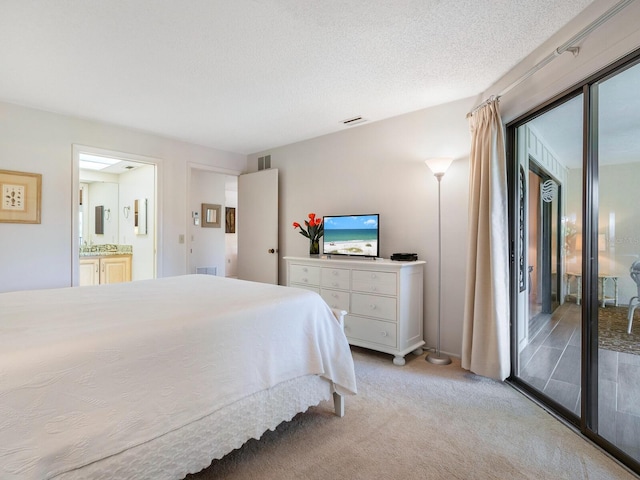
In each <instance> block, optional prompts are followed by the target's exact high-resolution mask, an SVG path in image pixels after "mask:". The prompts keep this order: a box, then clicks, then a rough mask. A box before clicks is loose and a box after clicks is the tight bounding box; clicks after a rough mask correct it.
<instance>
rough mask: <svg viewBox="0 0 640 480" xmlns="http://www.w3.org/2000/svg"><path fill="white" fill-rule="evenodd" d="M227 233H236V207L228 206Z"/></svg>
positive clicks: (226, 214)
mask: <svg viewBox="0 0 640 480" xmlns="http://www.w3.org/2000/svg"><path fill="white" fill-rule="evenodd" d="M225 233H236V209H235V208H234V207H227V208H226V213H225Z"/></svg>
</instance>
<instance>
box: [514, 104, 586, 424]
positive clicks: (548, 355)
mask: <svg viewBox="0 0 640 480" xmlns="http://www.w3.org/2000/svg"><path fill="white" fill-rule="evenodd" d="M582 102H583V97H582V95H578V96H575V97H573V98H570V99H569V100H568V101H566V102H564V103H562V104H560V105H558V106H556V107H555V108H554V109H552V110H550V111H548V112H546V113H545V114H543V115H541V116H538V117H537V118H535V119H532V120H530V121H528V122H526V123H524V124H522V125H520V126H519V127H517V130H516V135H517V145H518V152H517V158H518V171H519V172H520V173H519V175H520V176H522V177H523V178H522V180H521V181H520V182H519V185H518V189H519V191H518V199H519V200H518V201H519V202H520V203H521V206H520V208H519V211H520V212H521V213H520V215H521V218H519V219H518V229H519V230H521V231H522V233H520V232H519V233H518V235H519V236H521V237H522V239H523V241H522V242H521V245H520V247H519V248H520V251H519V252H518V256H519V258H520V259H521V261H520V264H521V267H520V268H524V270H525V272H526V274H527V279H526V282H524V283H523V284H521V285H520V286H519V289H518V292H517V296H518V302H517V305H518V321H517V322H516V328H517V333H516V338H517V339H518V340H517V345H516V347H517V348H516V356H517V361H516V362H515V365H516V375H517V376H518V378H520V379H521V380H522V381H523V382H525V383H526V385H527V386H528V387H529V388H531V389H533V390H535V392H536V393H537V394H539V395H540V396H541V397H545V398H546V399H547V401H549V402H550V403H553V404H554V405H555V406H556V408H558V409H562V410H564V412H565V414H566V415H567V416H569V417H571V418H572V419H573V421H574V422H575V423H577V421H578V420H577V419H578V417H579V415H580V381H581V376H580V374H581V326H580V321H581V318H582V302H581V298H580V294H579V291H580V284H581V273H582V271H581V258H582V252H581V242H580V240H579V237H580V232H581V219H582V210H581V205H582V201H581V191H582V187H581V178H582V157H583V152H582V140H581V133H580V131H581V128H582Z"/></svg>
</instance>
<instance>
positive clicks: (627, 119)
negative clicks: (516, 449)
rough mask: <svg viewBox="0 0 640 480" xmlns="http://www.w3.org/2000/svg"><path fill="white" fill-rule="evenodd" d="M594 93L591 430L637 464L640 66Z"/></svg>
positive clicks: (599, 85) (639, 437) (604, 83)
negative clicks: (594, 299) (595, 174)
mask: <svg viewBox="0 0 640 480" xmlns="http://www.w3.org/2000/svg"><path fill="white" fill-rule="evenodd" d="M591 88H592V96H593V97H595V98H597V109H596V111H594V117H593V118H594V122H593V135H594V137H595V139H596V140H597V141H596V142H595V143H597V165H598V190H599V195H598V202H597V204H598V212H597V231H594V232H593V233H594V235H596V236H595V237H594V238H595V239H596V240H597V242H596V243H597V259H598V262H597V264H598V277H597V282H596V285H595V287H596V290H597V300H598V306H597V310H596V312H597V332H594V333H595V334H596V336H597V338H598V342H597V349H598V362H597V365H598V368H597V382H598V396H597V399H598V401H597V404H598V408H597V412H598V413H597V422H596V423H595V425H594V427H595V430H597V432H598V434H599V435H600V436H602V437H603V438H605V439H606V440H608V441H609V442H611V443H612V444H613V445H615V446H616V447H617V448H619V449H621V450H622V451H623V452H625V454H627V455H629V456H631V457H633V458H635V459H636V460H638V461H640V312H638V313H636V312H633V307H634V305H636V304H637V303H638V301H637V296H638V289H639V288H640V287H639V285H640V284H639V283H637V282H640V276H634V277H632V275H631V273H632V270H636V269H637V270H638V272H639V275H640V262H639V263H637V264H636V262H638V260H640V102H639V101H638V99H640V65H635V66H632V67H630V68H628V69H626V70H623V71H621V72H616V73H615V74H614V75H613V76H610V77H607V78H606V79H604V80H602V81H600V82H598V83H596V84H594V85H593V86H592V87H591ZM594 230H595V229H594ZM634 278H635V280H634ZM636 280H637V282H636ZM630 305H631V307H632V308H629V306H630ZM630 314H633V316H630ZM630 318H631V320H632V322H631V330H630V331H629V328H628V327H629V325H630V324H629V319H630Z"/></svg>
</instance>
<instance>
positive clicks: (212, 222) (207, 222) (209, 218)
mask: <svg viewBox="0 0 640 480" xmlns="http://www.w3.org/2000/svg"><path fill="white" fill-rule="evenodd" d="M220 210H221V206H220V205H215V204H212V203H203V204H202V223H201V226H202V227H207V228H220V226H221V225H222V218H221V215H220Z"/></svg>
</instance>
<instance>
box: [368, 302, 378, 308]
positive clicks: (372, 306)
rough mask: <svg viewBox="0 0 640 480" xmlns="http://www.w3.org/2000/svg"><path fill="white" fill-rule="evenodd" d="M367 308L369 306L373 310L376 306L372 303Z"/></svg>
mask: <svg viewBox="0 0 640 480" xmlns="http://www.w3.org/2000/svg"><path fill="white" fill-rule="evenodd" d="M369 308H370V309H371V310H375V309H376V308H377V307H376V306H375V305H374V304H373V303H372V304H371V305H369Z"/></svg>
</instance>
